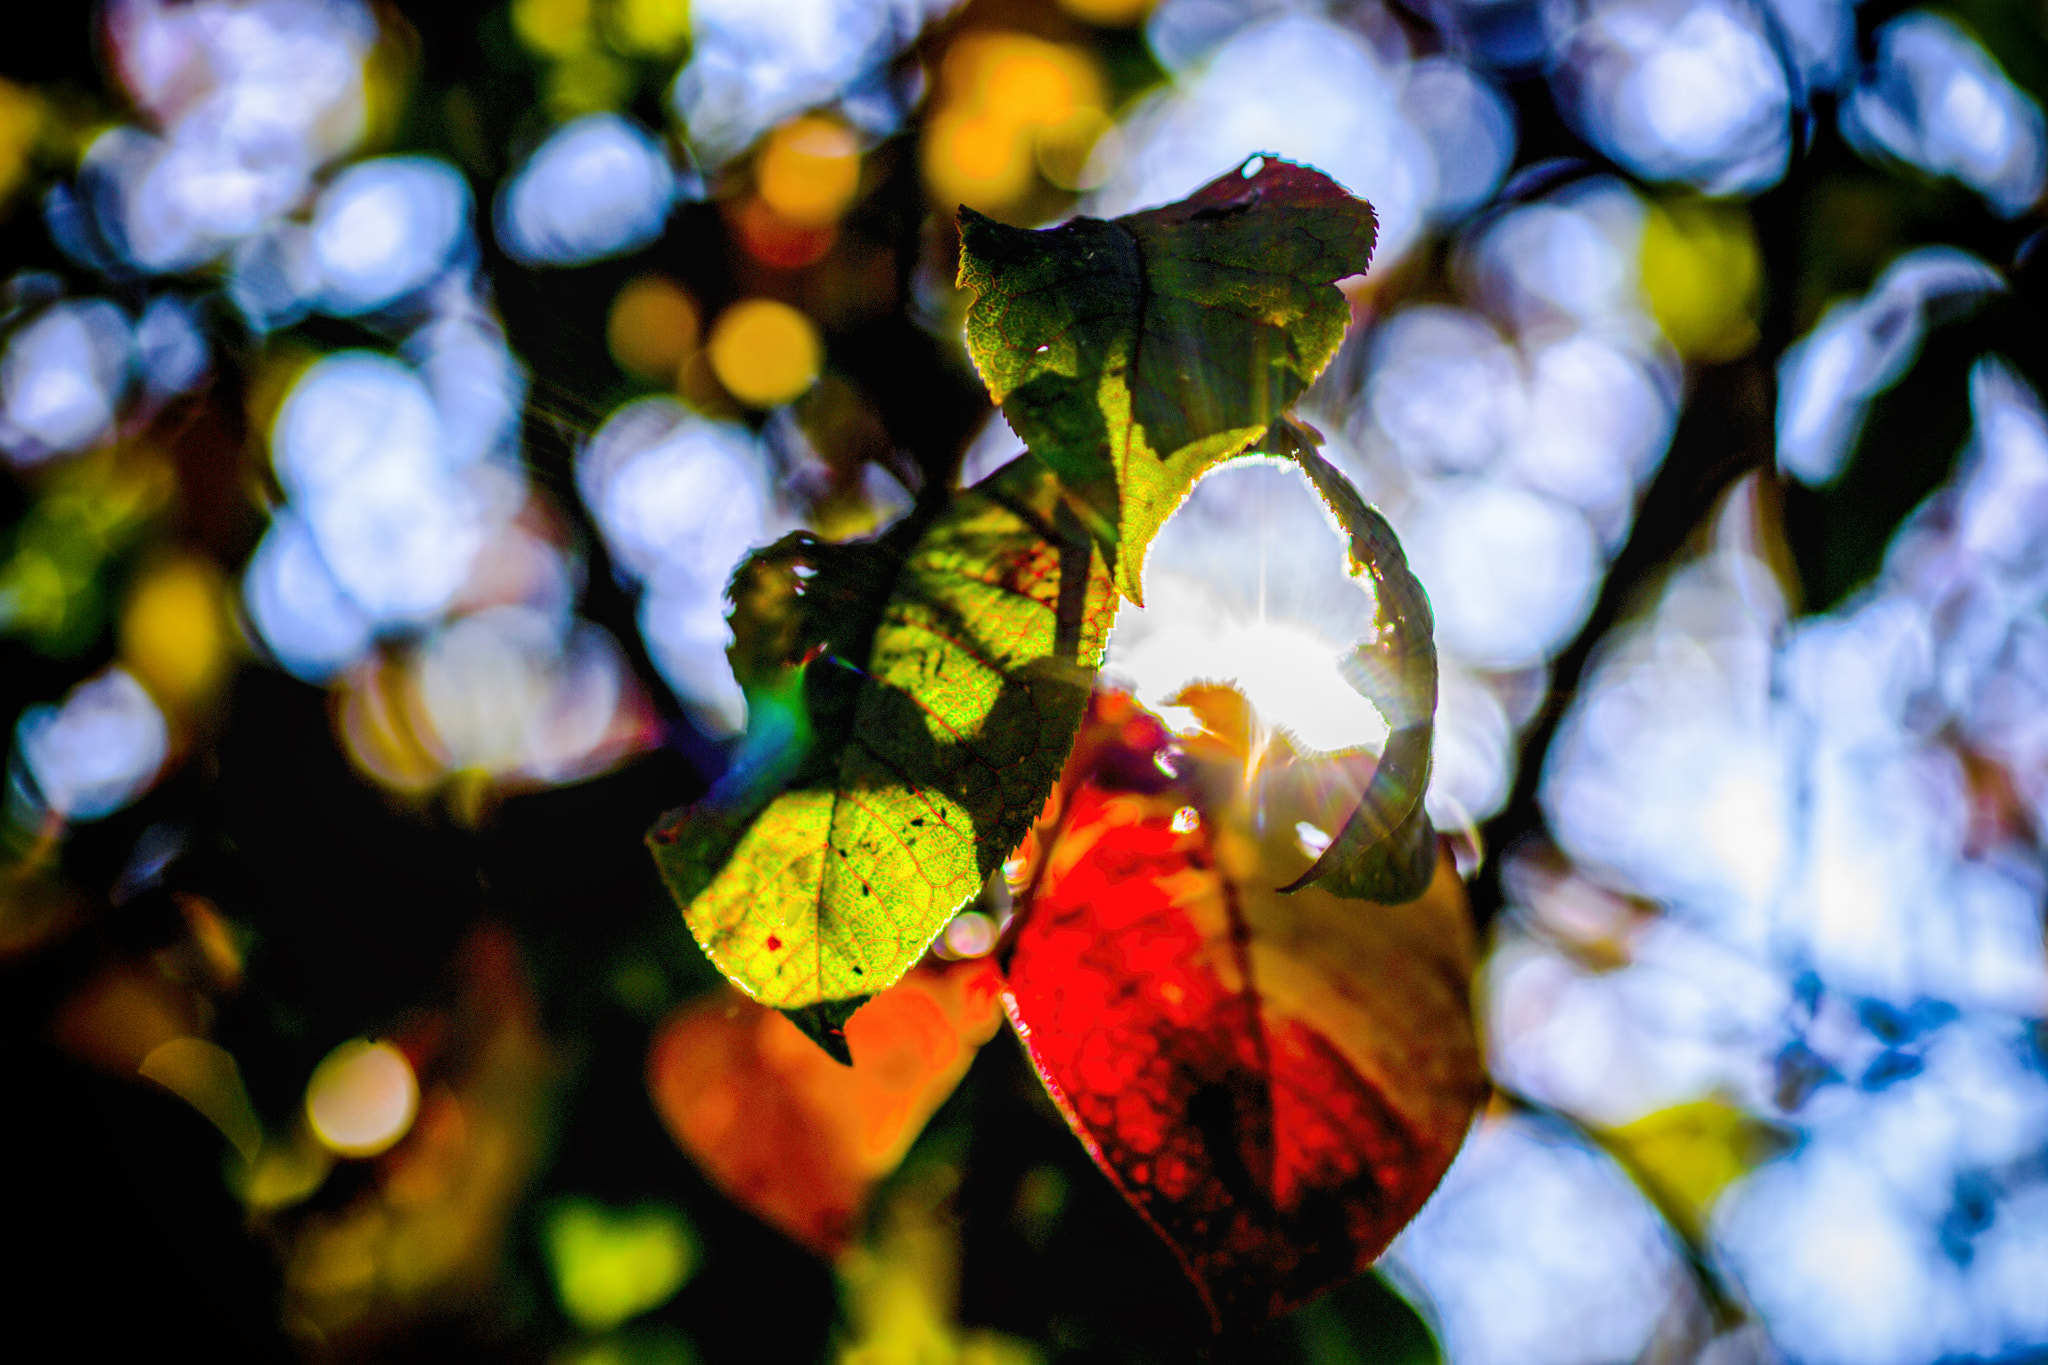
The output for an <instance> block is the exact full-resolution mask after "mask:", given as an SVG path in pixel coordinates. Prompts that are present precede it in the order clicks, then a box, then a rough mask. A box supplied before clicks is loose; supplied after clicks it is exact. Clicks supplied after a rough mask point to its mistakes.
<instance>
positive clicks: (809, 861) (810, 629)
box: [649, 459, 1116, 1046]
mask: <svg viewBox="0 0 2048 1365" xmlns="http://www.w3.org/2000/svg"><path fill="white" fill-rule="evenodd" d="M732 591H733V600H734V612H733V622H732V624H733V634H734V643H733V647H732V651H731V653H732V658H733V663H734V671H735V673H736V674H737V675H738V676H739V678H740V681H741V683H742V685H743V686H745V687H746V688H747V689H748V701H749V706H750V711H751V716H750V724H749V731H748V736H747V740H746V742H745V744H744V746H743V748H742V751H741V754H740V756H739V758H738V760H737V762H736V763H735V765H734V767H733V770H732V772H731V773H730V774H728V776H727V777H726V778H725V779H724V780H723V781H722V782H721V783H720V784H719V785H718V786H717V787H716V788H714V789H713V791H712V792H711V794H710V795H709V796H707V797H706V798H705V799H704V800H703V801H702V802H700V803H699V804H698V805H697V806H696V807H693V808H691V809H689V810H685V811H679V812H675V813H673V814H671V815H670V816H668V817H667V818H665V819H664V820H663V821H662V823H661V824H660V825H659V826H657V827H656V829H655V830H654V832H653V833H652V834H651V835H650V836H649V838H650V842H651V843H652V845H653V848H654V853H655V857H656V860H657V861H658V862H659V864H660V866H661V871H662V875H663V878H664V879H665V880H666V881H667V883H668V885H669V889H670V890H671V891H672V892H674V894H675V897H676V899H677V901H678V902H679V903H680V904H681V905H682V906H683V914H684V918H685V919H686V920H687V921H688V923H689V926H690V929H691V932H692V933H694V934H695V935H696V937H697V941H698V942H699V943H700V944H702V945H703V947H704V950H705V952H706V953H707V954H708V955H709V956H710V958H711V960H712V961H713V962H714V963H715V964H717V966H718V968H719V970H720V971H722V972H724V973H725V975H726V976H727V977H728V978H730V979H731V980H732V982H733V983H734V984H735V985H737V986H739V987H740V989H742V990H744V991H745V992H747V993H748V994H749V995H751V996H753V997H754V998H755V999H757V1000H759V1001H761V1002H762V1003H763V1004H767V1005H772V1006H774V1007H776V1008H778V1009H783V1010H788V1011H793V1012H797V1013H798V1014H799V1016H800V1017H799V1022H801V1023H804V1024H805V1025H806V1026H807V1027H808V1029H809V1031H811V1032H812V1033H813V1035H814V1036H817V1037H818V1038H819V1040H820V1041H821V1042H824V1043H826V1044H827V1045H828V1046H835V1040H834V1038H833V1035H832V1032H831V1030H832V1028H833V1027H834V1026H835V1024H836V1023H838V1022H840V1021H843V1020H844V1018H845V1016H846V1013H847V1012H848V1011H849V1010H850V1009H851V1008H852V1007H853V1006H854V1005H855V1004H857V1003H858V1002H859V1001H860V1000H861V999H863V998H865V997H867V996H869V995H872V994H874V993H875V992H876V991H879V990H882V989H883V988H884V987H886V986H888V985H889V984H890V983H892V982H894V981H895V980H896V979H897V978H898V977H900V976H901V975H902V974H903V973H904V972H905V971H906V970H908V969H909V967H910V966H911V964H913V963H915V962H916V961H917V959H918V957H919V956H920V955H921V954H922V953H923V952H924V950H925V946H926V945H927V944H928V943H930V942H931V940H932V938H933V937H934V936H935V935H936V934H937V933H938V932H939V930H940V929H942V928H944V927H945V924H946V921H947V920H948V919H950V918H951V917H952V915H953V912H954V911H956V910H958V909H959V908H960V906H961V905H962V904H963V903H965V902H966V901H967V900H968V899H969V898H970V897H972V896H973V895H974V894H975V893H976V892H977V891H979V890H980V888H981V886H982V885H983V883H984V882H985V881H986V880H987V879H988V877H989V876H990V874H991V873H993V872H994V871H995V869H996V868H997V867H998V866H1000V865H1001V864H1002V862H1003V860H1004V859H1006V858H1007V857H1009V855H1010V852H1011V850H1012V849H1014V848H1015V847H1016V845H1017V842H1018V841H1019V840H1020V839H1021V838H1022V837H1023V836H1024V834H1025V832H1026V831H1027V830H1028V829H1029V827H1030V824H1031V821H1032V819H1033V817H1034V816H1036V815H1037V813H1038V812H1039V810H1040V809H1041V808H1042V807H1043V805H1044V803H1045V798H1046V793H1047V792H1048V791H1050V790H1051V788H1052V785H1053V783H1054V781H1055V779H1056V778H1057V777H1058V775H1059V772H1060V767H1061V764H1062V763H1063V762H1064V761H1065V759H1066V754H1067V751H1068V749H1069V748H1070V747H1071V745H1072V743H1073V737H1074V732H1075V730H1076V728H1077V727H1078V726H1079V724H1080V720H1081V716H1082V713H1083V712H1084V710H1085V709H1086V706H1087V700H1088V689H1089V687H1090V685H1091V684H1092V682H1093V679H1094V675H1095V669H1096V667H1097V665H1098V664H1099V663H1100V662H1101V658H1102V645H1103V640H1104V637H1105V636H1106V634H1107V632H1108V629H1109V625H1110V622H1111V621H1112V620H1114V618H1115V613H1116V594H1115V591H1114V589H1113V588H1112V586H1111V584H1110V580H1109V575H1108V572H1107V570H1106V569H1105V567H1104V565H1103V563H1102V560H1101V557H1100V556H1098V555H1096V554H1095V553H1094V552H1093V551H1092V549H1091V547H1090V545H1089V541H1088V537H1087V535H1086V533H1085V532H1084V531H1082V529H1081V528H1080V526H1079V525H1078V524H1077V523H1076V522H1075V521H1074V519H1073V516H1072V514H1071V513H1070V512H1068V511H1066V510H1065V503H1064V502H1063V501H1062V499H1061V497H1060V493H1059V485H1058V482H1057V481H1056V480H1055V479H1054V478H1053V477H1052V476H1051V475H1050V473H1048V472H1047V471H1046V469H1045V467H1044V466H1043V465H1041V464H1039V463H1038V462H1037V461H1035V460H1029V459H1026V460H1018V461H1015V462H1013V463H1012V464H1010V465H1008V466H1005V467H1004V468H1003V469H1002V470H999V471H998V472H997V473H996V474H994V475H993V476H991V477H990V478H989V479H987V480H985V481H984V482H982V483H981V484H979V485H977V486H976V487H975V488H972V489H969V490H968V491H966V492H964V493H961V494H959V495H958V496H956V497H954V498H953V499H952V500H951V501H950V502H949V503H946V504H943V505H941V506H940V507H937V508H934V509H928V510H927V511H926V512H925V513H923V514H922V515H920V516H918V517H915V518H913V519H911V520H909V521H907V522H906V523H904V524H902V525H900V526H899V527H898V528H897V529H896V530H894V531H892V532H891V533H890V534H889V535H888V536H885V537H883V538H882V539H881V540H880V541H876V542H872V543H866V544H860V545H850V546H839V545H826V544H820V543H818V542H816V541H811V540H808V539H805V538H792V539H790V540H786V541H784V542H782V543H781V544H779V545H777V546H774V547H771V548H770V549H769V550H766V551H763V552H762V553H761V554H759V555H756V556H754V557H753V558H751V559H749V560H748V561H747V563H745V564H743V565H742V566H741V568H740V570H739V572H738V574H736V575H735V578H734V582H733V590H732ZM819 1006H826V1007H827V1008H823V1009H819V1008H816V1007H819Z"/></svg>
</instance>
